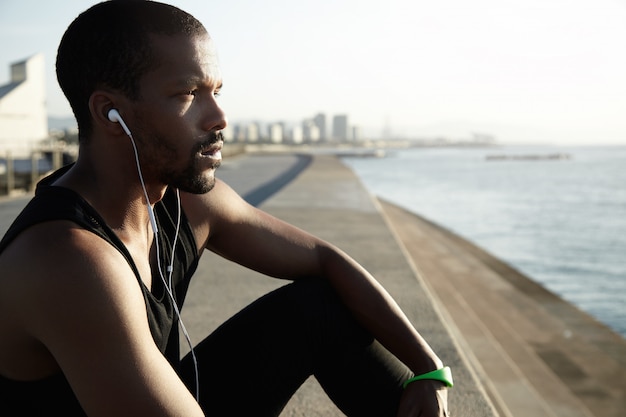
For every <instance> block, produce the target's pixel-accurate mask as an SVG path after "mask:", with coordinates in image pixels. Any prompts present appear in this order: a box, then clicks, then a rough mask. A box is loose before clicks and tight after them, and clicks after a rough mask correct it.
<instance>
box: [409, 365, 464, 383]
mask: <svg viewBox="0 0 626 417" xmlns="http://www.w3.org/2000/svg"><path fill="white" fill-rule="evenodd" d="M423 379H429V380H432V381H441V382H443V383H444V384H446V387H450V388H452V386H453V385H454V381H452V371H451V370H450V367H449V366H446V367H445V368H441V369H437V370H436V371H432V372H427V373H425V374H422V375H417V376H414V377H413V378H410V379H407V380H406V381H405V382H404V384H403V385H402V388H406V386H407V385H409V384H410V383H411V382H415V381H420V380H423Z"/></svg>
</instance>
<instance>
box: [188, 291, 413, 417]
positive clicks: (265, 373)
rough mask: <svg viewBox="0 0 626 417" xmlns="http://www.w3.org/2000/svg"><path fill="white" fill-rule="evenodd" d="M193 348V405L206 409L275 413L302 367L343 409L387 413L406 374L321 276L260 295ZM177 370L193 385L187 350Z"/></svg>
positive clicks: (301, 377)
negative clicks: (197, 393)
mask: <svg viewBox="0 0 626 417" xmlns="http://www.w3.org/2000/svg"><path fill="white" fill-rule="evenodd" d="M194 350H195V353H196V357H197V360H198V368H199V380H200V405H201V407H202V408H203V410H204V411H205V413H206V414H207V415H210V416H247V417H248V416H255V417H261V416H278V415H279V414H280V412H281V411H282V410H283V408H284V407H285V405H286V404H287V402H288V401H289V399H290V398H291V396H292V395H293V394H294V393H295V392H296V390H297V389H298V388H299V387H300V385H301V384H302V383H303V382H304V381H305V380H306V379H307V378H308V377H309V376H310V375H315V377H316V378H317V380H318V381H319V383H320V385H321V386H322V388H323V389H324V391H325V392H326V393H327V394H328V396H329V397H330V398H331V399H332V401H333V402H334V403H335V404H336V405H337V406H338V407H339V408H340V409H341V410H342V411H343V412H344V413H345V414H346V415H347V416H350V417H353V416H376V417H385V416H395V415H396V409H397V406H398V401H399V398H400V395H401V393H402V383H403V382H404V381H405V380H406V379H407V378H409V377H411V376H412V374H411V372H410V370H409V369H408V368H407V367H406V366H404V365H403V364H402V363H401V362H400V361H398V360H397V359H396V358H395V357H394V356H393V355H391V354H390V353H389V352H387V351H386V350H385V349H384V348H383V347H382V346H381V345H380V344H379V343H378V342H376V341H374V340H373V338H372V337H371V336H370V335H369V334H368V333H367V332H366V331H365V330H364V329H363V328H362V327H360V326H359V325H358V324H357V323H356V321H355V320H354V319H353V318H352V316H351V315H350V314H349V313H348V312H347V310H346V309H345V307H344V306H343V304H341V302H340V301H339V299H338V297H337V296H336V294H335V293H334V291H333V290H332V289H331V288H330V286H329V285H328V284H326V283H325V282H323V281H322V280H302V281H296V282H294V283H291V284H288V285H286V286H284V287H282V288H279V289H277V290H275V291H273V292H271V293H269V294H267V295H265V296H264V297H262V298H260V299H258V300H257V301H255V302H254V303H252V304H250V305H249V306H248V307H246V308H245V309H243V310H242V311H240V312H239V313H238V314H236V315H235V316H234V317H232V318H231V319H229V320H228V321H227V322H225V323H224V324H223V325H222V326H220V327H219V328H218V329H217V330H216V331H215V332H213V333H212V334H211V335H209V336H208V337H207V338H206V339H205V340H203V341H202V342H201V343H200V344H198V346H196V347H195V348H194ZM181 376H182V378H183V380H184V381H185V382H186V383H187V385H188V387H189V389H190V390H191V391H192V392H194V391H195V377H194V370H193V361H192V359H191V357H190V355H187V356H186V357H185V358H183V362H182V369H181Z"/></svg>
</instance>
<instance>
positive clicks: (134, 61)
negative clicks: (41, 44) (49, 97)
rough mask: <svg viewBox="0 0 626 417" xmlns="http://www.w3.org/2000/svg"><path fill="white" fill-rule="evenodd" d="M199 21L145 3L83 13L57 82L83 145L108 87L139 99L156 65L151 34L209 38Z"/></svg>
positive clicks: (70, 33)
mask: <svg viewBox="0 0 626 417" xmlns="http://www.w3.org/2000/svg"><path fill="white" fill-rule="evenodd" d="M206 33H207V32H206V29H205V28H204V26H203V25H202V23H200V22H199V21H198V20H197V19H196V18H195V17H193V16H192V15H190V14H189V13H187V12H185V11H182V10H180V9H178V8H176V7H174V6H170V5H167V4H163V3H157V2H153V1H146V0H112V1H107V2H103V3H99V4H97V5H95V6H93V7H91V8H89V9H88V10H86V11H85V12H83V13H81V14H80V15H79V16H78V17H77V18H76V19H75V20H74V21H73V22H72V23H71V24H70V26H69V27H68V28H67V30H66V32H65V34H64V35H63V38H62V39H61V43H60V45H59V49H58V52H57V61H56V72H57V80H58V81H59V85H60V86H61V89H62V90H63V93H64V94H65V96H66V97H67V99H68V101H69V102H70V106H71V107H72V110H73V111H74V116H75V117H76V121H77V123H78V129H79V137H80V140H81V141H83V140H85V138H86V137H87V136H89V135H90V134H91V130H92V128H93V126H92V122H91V116H90V113H89V97H90V96H91V94H92V93H93V92H94V91H95V90H96V89H98V88H110V89H113V90H118V91H120V92H122V93H123V94H125V95H126V96H127V97H128V98H129V99H131V100H137V99H139V80H140V78H141V77H142V76H143V75H144V74H145V73H146V72H148V71H149V70H151V69H152V68H155V67H156V66H157V65H158V62H157V61H156V57H155V56H154V54H153V52H152V45H151V42H150V37H149V35H151V34H157V35H169V36H174V35H187V36H190V37H192V36H197V35H201V34H206Z"/></svg>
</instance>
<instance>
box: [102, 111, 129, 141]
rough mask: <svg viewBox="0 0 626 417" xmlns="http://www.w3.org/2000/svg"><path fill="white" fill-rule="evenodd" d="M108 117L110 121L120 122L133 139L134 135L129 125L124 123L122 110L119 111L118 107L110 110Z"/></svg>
mask: <svg viewBox="0 0 626 417" xmlns="http://www.w3.org/2000/svg"><path fill="white" fill-rule="evenodd" d="M107 117H108V118H109V120H110V121H112V122H114V123H119V124H120V125H121V126H122V129H124V132H126V134H127V135H128V136H129V137H130V138H131V139H132V137H133V135H132V134H131V133H130V129H128V126H126V123H124V119H122V116H120V112H119V111H117V109H111V110H109V112H108V113H107Z"/></svg>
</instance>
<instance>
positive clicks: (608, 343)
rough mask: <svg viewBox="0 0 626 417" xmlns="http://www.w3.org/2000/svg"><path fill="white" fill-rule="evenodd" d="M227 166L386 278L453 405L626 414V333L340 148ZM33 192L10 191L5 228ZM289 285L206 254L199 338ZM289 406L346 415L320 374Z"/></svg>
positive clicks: (194, 321)
mask: <svg viewBox="0 0 626 417" xmlns="http://www.w3.org/2000/svg"><path fill="white" fill-rule="evenodd" d="M218 176H219V177H221V178H223V179H224V180H225V181H226V182H227V183H229V184H231V186H233V188H235V190H237V191H238V192H239V193H240V194H241V195H243V196H244V197H246V198H247V199H248V200H249V201H251V202H253V203H255V204H258V205H260V206H261V207H262V208H263V209H264V210H266V211H268V212H269V213H271V214H273V215H275V216H277V217H279V218H281V219H283V220H286V221H288V222H290V223H292V224H294V225H296V226H299V227H301V228H303V229H305V230H307V231H310V232H312V233H314V234H316V235H318V236H320V237H322V238H324V239H326V240H329V241H331V242H333V243H335V244H336V245H338V246H339V247H341V248H342V249H343V250H345V251H346V252H347V253H349V254H351V255H352V256H353V257H354V258H355V259H356V260H357V261H359V262H360V263H361V264H363V265H364V266H365V267H366V268H367V269H368V270H369V271H371V272H372V273H373V274H374V275H375V276H376V277H377V278H378V279H379V281H380V282H381V283H382V284H383V285H384V286H385V288H387V290H388V291H389V292H390V293H391V294H392V295H393V296H394V298H395V299H396V300H397V301H398V302H399V304H400V305H401V307H402V308H403V309H404V311H405V312H406V313H407V315H408V316H409V318H410V319H411V321H412V322H413V323H414V324H415V326H416V327H417V328H418V330H419V331H420V332H421V333H422V334H423V335H424V336H425V338H426V339H427V340H428V341H429V343H430V344H431V345H432V346H433V347H434V348H435V350H436V351H437V352H438V354H439V355H440V356H441V358H442V359H443V360H444V362H445V363H446V364H447V365H449V366H451V367H452V368H453V372H454V377H455V387H454V388H453V389H452V390H451V391H450V393H449V402H450V412H451V415H452V416H455V417H456V416H470V417H471V416H477V417H478V416H481V417H483V416H484V417H489V416H503V417H508V416H516V417H517V416H549V417H557V416H558V417H561V416H563V417H564V416H585V417H588V416H603V417H617V416H623V415H626V412H625V411H624V410H626V396H625V393H624V390H625V388H626V342H625V341H624V339H623V338H621V337H619V336H617V335H615V334H614V333H612V332H611V331H610V330H608V329H607V328H606V327H605V326H603V325H601V324H599V323H597V322H596V321H594V320H593V319H591V318H590V317H589V316H587V315H586V314H584V313H582V312H580V311H579V310H577V309H576V308H574V307H572V306H571V305H569V304H567V303H565V302H563V301H562V300H560V299H559V298H558V297H556V296H554V295H553V294H551V293H549V292H547V291H546V290H545V289H543V288H542V287H540V286H538V285H536V284H534V283H533V282H532V281H530V280H528V279H527V278H526V277H524V276H522V275H521V274H519V273H518V272H517V271H515V270H513V269H511V268H510V267H508V266H507V265H505V264H503V263H501V262H500V261H498V260H497V259H495V258H493V257H491V256H490V255H489V254H487V253H485V252H484V251H482V250H480V249H479V248H476V247H475V246H473V245H471V244H469V243H468V242H466V241H464V240H462V239H460V238H458V237H457V236H455V235H453V234H451V233H449V232H447V231H446V230H444V229H442V228H440V227H438V226H436V225H433V224H431V223H429V222H427V221H426V220H424V219H422V218H420V217H418V216H416V215H414V214H411V213H408V212H406V211H404V210H402V209H400V208H398V207H396V206H394V205H391V204H388V203H386V202H384V201H379V200H377V199H376V198H374V197H373V196H371V195H369V194H368V192H367V191H366V190H365V189H364V187H363V186H362V184H361V183H360V181H359V180H358V178H357V177H356V175H355V174H354V173H353V172H352V171H351V170H350V169H348V168H347V167H345V166H344V165H343V164H342V163H341V161H340V160H339V159H337V158H335V157H334V156H332V155H314V156H312V157H311V156H297V155H292V154H280V155H276V154H273V155H241V156H237V157H231V158H228V159H227V160H226V161H225V163H224V165H223V166H222V167H221V168H220V170H219V171H218ZM25 201H26V199H25V198H18V199H2V200H0V232H1V233H2V234H4V231H5V230H6V228H7V227H8V225H9V222H10V221H11V220H12V218H13V217H14V216H15V214H17V210H19V208H20V207H21V206H23V204H24V203H25ZM283 284H284V283H283V282H281V281H278V280H274V279H271V278H267V277H264V276H261V275H259V274H257V273H255V272H253V271H249V270H247V269H245V268H242V267H240V266H238V265H234V264H232V263H230V262H227V261H225V260H223V259H221V258H219V257H217V256H214V255H212V254H206V255H205V256H204V257H203V259H202V260H201V264H200V267H199V269H198V273H197V274H196V277H195V278H194V281H193V282H192V285H191V288H190V293H189V297H188V300H187V303H186V305H185V308H184V309H183V319H184V321H185V324H186V325H187V328H188V330H189V332H190V334H191V337H192V339H193V341H194V342H199V341H200V340H201V339H202V338H203V337H205V336H206V335H207V334H208V333H209V332H211V331H212V330H213V329H215V328H216V327H217V326H218V325H219V324H220V323H222V322H223V321H224V320H226V319H227V318H228V317H230V316H231V315H232V314H234V313H236V312H237V311H238V310H240V309H241V308H242V307H244V306H245V305H247V304H248V303H249V302H251V301H253V300H254V299H256V298H258V297H259V296H261V295H263V294H265V293H266V292H268V291H271V290H272V289H274V288H277V287H278V286H280V285H283ZM261 383H262V382H261ZM242 400H244V401H245V399H242ZM282 415H284V416H287V417H291V416H312V417H316V416H329V417H333V416H341V415H343V414H342V413H341V412H340V411H339V410H337V408H336V407H335V406H334V405H333V404H332V403H331V402H330V401H329V400H328V399H327V398H326V396H325V394H324V393H323V391H322V390H321V388H320V387H319V385H318V384H317V383H316V382H315V380H314V379H313V378H310V379H309V380H308V381H307V382H306V383H305V384H304V385H303V386H302V388H301V389H300V390H299V391H298V392H297V393H296V395H295V396H294V398H293V399H292V401H291V402H290V403H289V404H288V406H287V408H286V409H285V411H284V412H283V414H282Z"/></svg>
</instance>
